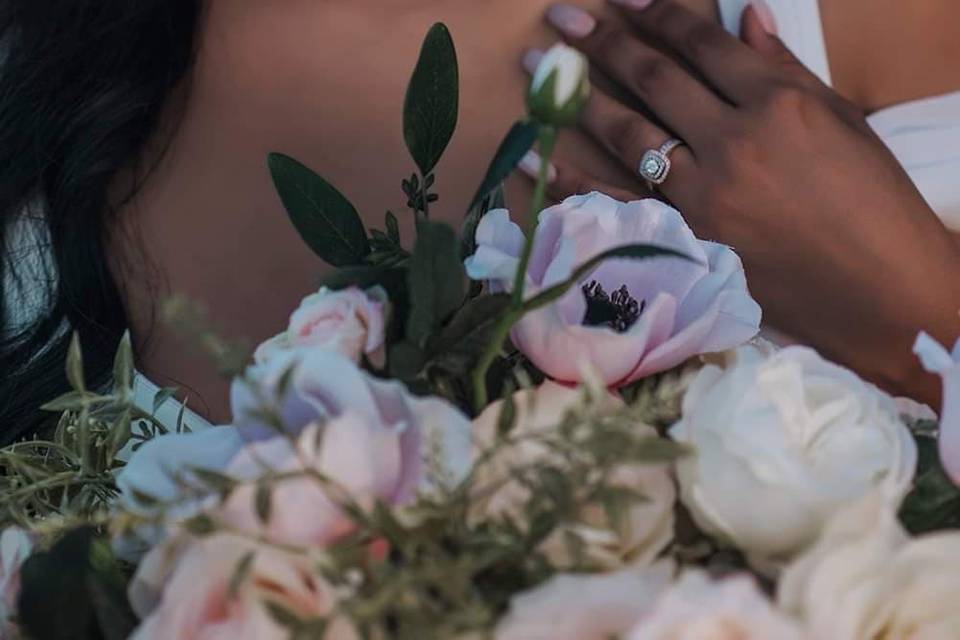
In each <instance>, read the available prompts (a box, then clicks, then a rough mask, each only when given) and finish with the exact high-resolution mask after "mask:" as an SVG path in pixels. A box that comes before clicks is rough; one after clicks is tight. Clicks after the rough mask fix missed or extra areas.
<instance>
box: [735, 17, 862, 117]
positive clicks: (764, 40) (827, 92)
mask: <svg viewBox="0 0 960 640" xmlns="http://www.w3.org/2000/svg"><path fill="white" fill-rule="evenodd" d="M740 37H741V38H743V41H744V43H746V44H747V45H748V46H749V47H750V48H751V49H753V50H754V51H756V52H757V53H759V54H760V55H761V56H763V57H764V58H765V59H766V60H768V61H770V62H772V63H773V64H774V65H775V67H776V69H777V72H778V81H777V82H775V83H772V84H773V86H774V88H776V87H777V86H783V84H784V80H786V82H787V83H789V84H793V85H794V86H798V87H801V88H803V89H806V90H808V91H811V92H812V93H813V94H815V95H819V96H821V97H822V98H824V99H826V101H827V103H828V104H829V105H830V106H831V107H832V108H833V110H834V111H835V112H836V113H837V114H838V115H840V116H841V117H843V118H844V119H845V120H847V122H848V123H850V124H854V125H856V126H858V127H860V128H862V127H863V125H864V124H865V122H864V118H865V114H864V113H863V110H862V109H860V108H859V107H857V106H856V105H854V104H853V103H852V102H850V101H848V100H846V99H845V98H843V96H841V95H840V94H838V93H837V92H836V91H834V90H833V89H832V88H831V87H830V86H828V85H827V84H826V83H824V82H823V81H822V80H821V79H820V78H819V77H817V75H816V74H815V73H813V72H812V71H810V70H809V69H808V68H807V67H806V66H805V65H804V64H803V63H802V62H801V61H800V59H799V58H797V57H796V56H795V55H794V54H793V52H792V51H790V49H788V48H787V45H785V44H784V43H783V41H782V40H781V39H780V38H779V37H777V36H776V34H773V33H771V32H770V29H769V28H768V27H767V25H766V20H765V19H764V18H763V16H761V15H760V13H759V12H758V11H757V10H756V9H755V8H754V7H752V6H751V7H748V8H747V9H746V11H744V12H743V19H742V24H741V27H740Z"/></svg>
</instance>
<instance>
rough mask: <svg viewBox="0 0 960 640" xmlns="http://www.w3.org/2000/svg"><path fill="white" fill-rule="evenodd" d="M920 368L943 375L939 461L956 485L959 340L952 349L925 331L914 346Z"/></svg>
mask: <svg viewBox="0 0 960 640" xmlns="http://www.w3.org/2000/svg"><path fill="white" fill-rule="evenodd" d="M914 352H915V353H916V354H917V355H918V356H919V357H920V360H921V361H922V362H923V366H924V368H926V370H927V371H929V372H931V373H936V374H937V375H939V376H940V377H941V378H943V410H942V411H941V412H940V439H939V443H940V461H941V463H942V464H943V468H944V470H946V472H947V474H949V476H950V478H951V479H952V480H953V482H954V484H957V485H960V340H958V341H957V344H956V345H954V347H953V352H952V353H951V352H949V351H947V349H946V348H945V347H944V346H943V345H941V344H939V343H938V342H937V341H936V340H934V339H933V338H931V337H930V336H928V335H927V334H925V333H922V334H920V336H919V337H918V338H917V343H916V345H915V346H914Z"/></svg>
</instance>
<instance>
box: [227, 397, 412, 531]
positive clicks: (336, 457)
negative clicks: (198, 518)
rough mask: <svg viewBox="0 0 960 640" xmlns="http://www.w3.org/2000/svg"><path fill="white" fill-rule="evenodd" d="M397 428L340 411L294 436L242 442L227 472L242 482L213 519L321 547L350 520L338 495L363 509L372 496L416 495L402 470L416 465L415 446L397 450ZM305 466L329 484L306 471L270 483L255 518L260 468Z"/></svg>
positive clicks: (400, 445)
mask: <svg viewBox="0 0 960 640" xmlns="http://www.w3.org/2000/svg"><path fill="white" fill-rule="evenodd" d="M405 431H406V429H405V425H382V424H373V423H371V421H370V420H369V419H367V418H365V417H364V416H363V415H362V414H360V413H357V412H353V411H349V410H348V411H347V412H346V413H344V414H342V415H340V416H338V417H336V418H333V419H331V420H329V421H328V422H327V423H326V424H324V425H322V426H321V425H320V424H319V423H316V424H313V425H311V426H309V427H307V428H306V429H304V430H303V432H302V433H301V434H300V436H299V437H298V438H297V439H296V441H290V440H288V439H287V438H273V439H271V440H264V441H261V442H255V443H252V444H250V445H247V446H246V447H245V448H244V449H243V450H241V451H240V453H239V454H238V455H237V457H236V458H235V459H234V460H233V462H231V463H230V466H229V467H228V469H227V474H228V475H230V476H231V477H234V478H244V479H247V480H248V482H245V483H243V484H241V485H240V486H239V487H238V488H236V489H235V490H234V491H233V492H232V493H231V494H230V496H229V497H228V498H227V500H226V502H225V503H224V505H223V506H222V508H221V509H220V510H219V514H218V515H219V518H218V519H219V520H220V521H221V522H224V523H225V524H228V525H230V526H232V527H233V528H235V529H238V530H241V531H245V532H248V533H250V534H253V535H257V536H263V537H264V538H265V539H267V540H270V541H271V542H274V543H283V544H291V545H301V546H325V545H328V544H330V543H331V542H334V541H335V540H336V539H337V538H339V537H341V536H343V535H345V534H347V533H349V532H350V531H351V530H353V528H354V526H355V524H354V522H353V520H352V519H351V518H350V517H349V516H348V515H347V514H346V513H344V511H343V509H342V508H341V506H340V502H338V500H339V499H340V498H338V496H339V495H340V494H347V495H348V496H349V499H350V500H352V501H354V502H355V503H356V504H358V505H360V506H361V507H364V508H370V507H372V506H373V504H374V502H375V501H377V500H381V501H384V502H387V503H393V502H397V501H402V500H405V499H407V497H408V496H410V495H413V494H415V493H416V491H417V484H418V482H419V478H418V477H417V476H416V475H413V474H410V473H405V471H406V469H408V468H410V467H411V466H413V465H416V464H419V460H418V459H419V457H420V452H419V451H416V452H411V451H409V450H405V447H404V442H403V436H404V432H405ZM411 456H414V457H416V458H418V459H417V460H412V459H409V458H410V457H411ZM308 471H309V472H316V473H317V474H318V475H320V476H322V477H324V478H329V479H331V482H332V483H335V485H334V486H325V485H324V484H322V483H321V482H319V481H318V480H317V479H316V478H315V477H311V476H307V475H299V476H295V477H291V478H289V479H285V480H280V481H278V482H277V483H276V484H275V485H273V490H272V491H271V498H272V499H271V508H270V512H269V518H268V519H267V520H266V522H263V521H262V520H261V517H260V516H259V515H258V514H257V507H256V502H257V486H258V482H257V481H258V480H259V479H260V478H262V477H263V476H264V475H266V474H267V473H268V472H269V473H272V474H287V475H289V474H297V473H298V472H300V473H302V472H308Z"/></svg>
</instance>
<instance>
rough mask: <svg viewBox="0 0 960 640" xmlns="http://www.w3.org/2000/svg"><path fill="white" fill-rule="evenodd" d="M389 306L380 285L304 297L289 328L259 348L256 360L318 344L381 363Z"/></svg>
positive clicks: (324, 292) (358, 359)
mask: <svg viewBox="0 0 960 640" xmlns="http://www.w3.org/2000/svg"><path fill="white" fill-rule="evenodd" d="M386 309H387V294H386V292H385V291H384V290H383V289H381V288H379V287H375V288H373V289H370V290H368V291H361V290H360V289H357V288H355V287H354V288H350V289H343V290H340V291H331V290H330V289H326V288H324V289H321V290H320V291H319V292H318V293H314V294H312V295H309V296H307V297H306V298H304V299H303V302H301V303H300V308H298V309H297V310H296V311H294V312H293V315H291V316H290V323H289V325H288V326H287V329H286V331H284V332H283V333H281V334H279V335H276V336H274V337H273V338H270V339H269V340H267V341H266V342H264V343H263V344H261V345H260V346H259V347H257V350H256V352H255V353H254V360H256V362H258V363H260V364H263V363H265V362H266V361H268V360H269V359H271V358H273V357H274V356H276V355H277V354H278V353H282V352H284V351H288V350H290V349H292V348H294V347H316V348H320V349H330V350H332V351H337V352H338V353H341V354H343V355H345V356H347V357H348V358H350V359H351V360H353V361H354V362H359V361H360V358H361V357H363V356H364V355H366V356H367V357H369V358H370V359H371V360H372V361H374V362H375V363H376V364H381V363H382V362H383V356H384V353H383V349H384V329H385V326H386Z"/></svg>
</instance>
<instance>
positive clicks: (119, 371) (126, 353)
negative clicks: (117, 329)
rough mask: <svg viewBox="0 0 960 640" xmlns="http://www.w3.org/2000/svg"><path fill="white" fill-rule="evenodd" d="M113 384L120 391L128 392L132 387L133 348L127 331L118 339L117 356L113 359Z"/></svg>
mask: <svg viewBox="0 0 960 640" xmlns="http://www.w3.org/2000/svg"><path fill="white" fill-rule="evenodd" d="M113 384H114V386H115V387H116V388H117V389H118V390H121V391H130V390H131V389H132V387H133V346H132V345H131V343H130V332H129V331H127V332H125V333H124V334H123V338H121V339H120V346H119V347H117V355H116V356H115V357H114V359H113Z"/></svg>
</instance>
